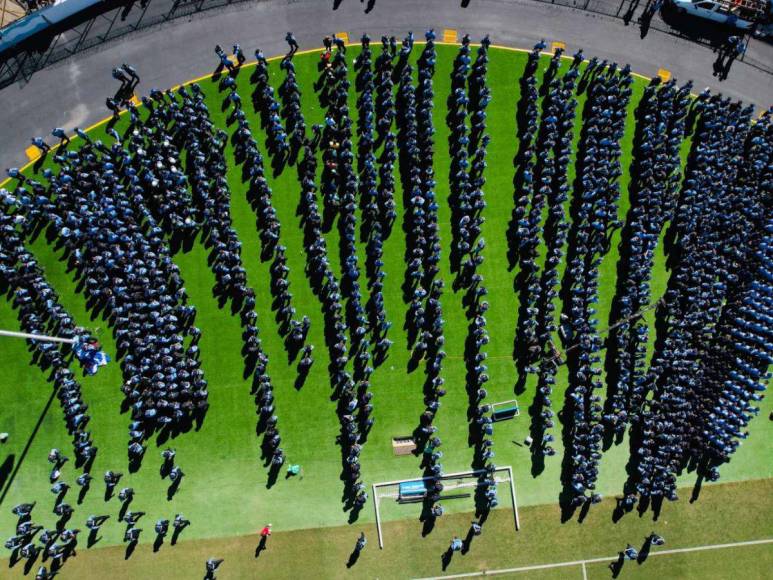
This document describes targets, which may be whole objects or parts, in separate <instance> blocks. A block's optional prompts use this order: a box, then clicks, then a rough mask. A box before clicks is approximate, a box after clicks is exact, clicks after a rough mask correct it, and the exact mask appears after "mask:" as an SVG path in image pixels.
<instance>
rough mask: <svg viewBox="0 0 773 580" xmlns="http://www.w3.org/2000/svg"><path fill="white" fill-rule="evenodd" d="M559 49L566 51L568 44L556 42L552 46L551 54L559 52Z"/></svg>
mask: <svg viewBox="0 0 773 580" xmlns="http://www.w3.org/2000/svg"><path fill="white" fill-rule="evenodd" d="M559 48H560V49H562V50H566V43H565V42H554V43H553V44H552V45H551V46H550V50H551V52H553V54H555V52H556V50H558V49H559Z"/></svg>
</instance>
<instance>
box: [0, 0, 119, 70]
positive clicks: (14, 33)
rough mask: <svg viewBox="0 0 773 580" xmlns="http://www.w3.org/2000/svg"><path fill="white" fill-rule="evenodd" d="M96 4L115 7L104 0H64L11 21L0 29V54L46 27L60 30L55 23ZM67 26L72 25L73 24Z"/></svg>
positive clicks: (53, 31)
mask: <svg viewBox="0 0 773 580" xmlns="http://www.w3.org/2000/svg"><path fill="white" fill-rule="evenodd" d="M98 6H101V7H103V8H104V10H105V11H107V10H110V9H113V8H115V6H116V3H115V2H110V1H105V0H65V1H64V2H60V3H59V4H55V5H53V6H46V7H45V8H43V9H41V10H38V11H37V12H33V13H32V14H28V15H27V16H25V17H24V18H20V19H19V20H17V21H16V22H12V23H11V24H9V25H8V26H6V27H5V28H2V29H0V56H2V55H3V54H4V53H6V52H9V51H12V50H13V49H14V48H16V47H17V46H19V45H20V44H23V43H24V42H26V41H29V40H32V39H33V38H34V37H35V36H37V35H39V34H41V33H43V32H45V31H46V30H47V29H51V32H52V33H53V34H55V33H58V32H61V31H62V30H63V29H60V28H59V27H58V26H57V25H59V24H61V23H63V22H65V21H67V20H70V19H71V18H73V17H75V16H77V15H78V14H80V13H82V12H86V11H91V9H93V8H95V7H98ZM69 26H73V24H70V25H68V27H69ZM65 28H67V27H65Z"/></svg>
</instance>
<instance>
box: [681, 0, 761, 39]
mask: <svg viewBox="0 0 773 580" xmlns="http://www.w3.org/2000/svg"><path fill="white" fill-rule="evenodd" d="M668 2H669V4H670V7H671V8H672V9H673V10H674V11H676V12H678V13H680V14H689V15H691V16H695V17H696V18H703V19H705V20H710V21H712V22H716V23H717V24H722V25H725V26H730V27H733V28H736V29H738V30H743V31H746V30H751V29H752V27H753V26H754V25H755V23H757V26H756V29H755V33H756V34H757V35H758V36H767V35H768V34H770V33H771V32H772V30H771V28H772V27H771V22H770V3H769V1H768V0H668Z"/></svg>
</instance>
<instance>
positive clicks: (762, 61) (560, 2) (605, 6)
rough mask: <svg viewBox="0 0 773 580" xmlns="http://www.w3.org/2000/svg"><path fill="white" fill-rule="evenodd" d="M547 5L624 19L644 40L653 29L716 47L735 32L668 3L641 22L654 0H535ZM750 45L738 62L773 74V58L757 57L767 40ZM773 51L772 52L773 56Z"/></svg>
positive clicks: (750, 41) (754, 39) (751, 39)
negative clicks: (675, 8) (687, 13)
mask: <svg viewBox="0 0 773 580" xmlns="http://www.w3.org/2000/svg"><path fill="white" fill-rule="evenodd" d="M534 1H535V2H541V3H543V4H553V5H556V6H565V7H567V8H574V9H577V10H585V11H587V12H593V13H594V14H602V15H604V16H610V17H612V18H617V19H619V20H622V21H623V22H624V23H625V24H626V25H628V26H630V27H631V28H632V29H633V30H632V31H631V32H632V33H633V34H635V32H634V30H635V29H638V30H639V35H640V36H642V37H644V36H646V35H647V34H648V32H649V31H650V30H657V31H658V32H663V33H665V34H669V35H671V36H676V37H678V38H682V39H684V40H689V41H690V42H694V43H696V44H700V45H703V46H707V47H711V48H714V47H716V46H718V45H719V44H721V43H722V41H724V40H725V39H726V38H727V36H728V35H729V34H730V33H731V32H732V31H731V30H730V29H729V28H727V27H724V26H721V25H716V24H713V23H711V22H709V21H706V20H703V19H700V18H693V17H690V16H681V15H679V14H676V13H674V11H673V10H669V8H668V5H667V4H666V5H665V6H664V8H663V10H662V11H660V12H659V13H657V14H654V15H652V17H651V18H649V19H645V20H644V22H640V20H639V19H640V18H641V17H642V16H643V15H644V14H646V13H647V11H648V9H649V8H651V7H652V4H654V0H534ZM744 41H745V42H747V43H749V44H748V47H747V50H746V51H745V52H744V54H743V55H742V56H741V57H740V58H739V59H738V60H739V61H741V62H744V63H746V64H748V65H749V66H752V67H754V68H756V69H758V70H760V71H762V72H765V73H767V74H773V58H770V59H769V58H760V57H756V56H754V53H755V49H756V48H758V47H759V48H764V49H765V50H764V51H765V52H768V51H767V47H765V46H764V41H761V40H759V39H756V38H752V37H750V36H749V35H747V36H746V38H744ZM772 53H773V51H771V52H768V54H772Z"/></svg>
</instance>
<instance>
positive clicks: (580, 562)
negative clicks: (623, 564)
mask: <svg viewBox="0 0 773 580" xmlns="http://www.w3.org/2000/svg"><path fill="white" fill-rule="evenodd" d="M760 544H773V538H766V539H764V540H749V541H747V542H734V543H732V544H713V545H709V546H694V547H692V548H675V549H673V550H658V551H656V552H650V553H649V554H648V555H647V558H652V557H653V556H667V555H669V554H683V553H685V552H701V551H704V550H722V549H725V548H738V547H742V546H757V545H760ZM618 557H619V556H607V557H606V558H591V559H589V560H574V561H573V562H558V563H555V564H537V565H534V566H521V567H519V568H502V569H500V570H482V571H480V572H467V573H464V574H450V575H448V576H429V577H427V578H422V579H420V580H441V579H442V580H445V579H447V578H473V577H475V576H495V575H497V574H508V573H511V572H528V571H530V570H546V569H548V568H565V567H567V566H582V568H583V574H585V565H586V564H598V563H599V562H613V561H615V560H616V559H617V558H618Z"/></svg>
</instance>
